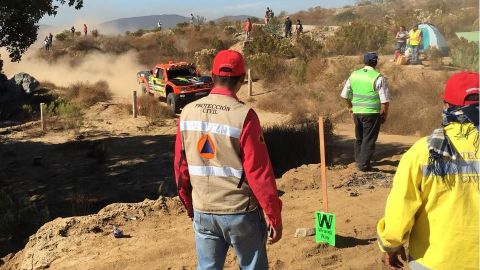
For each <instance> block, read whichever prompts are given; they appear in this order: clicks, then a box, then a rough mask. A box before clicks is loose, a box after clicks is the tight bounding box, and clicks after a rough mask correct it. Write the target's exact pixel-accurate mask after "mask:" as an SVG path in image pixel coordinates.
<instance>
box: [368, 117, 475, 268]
mask: <svg viewBox="0 0 480 270" xmlns="http://www.w3.org/2000/svg"><path fill="white" fill-rule="evenodd" d="M444 130H445V133H446V135H447V136H448V137H449V139H450V141H451V143H452V144H453V148H454V149H455V150H457V152H458V153H459V158H458V159H457V160H447V159H445V160H443V162H440V163H439V164H438V166H440V167H439V168H437V169H435V167H432V165H430V162H429V150H428V141H427V137H425V138H423V139H421V140H419V141H418V142H416V143H415V145H414V146H412V148H410V149H409V150H408V151H407V152H406V153H405V154H404V155H403V157H402V159H401V161H400V164H399V166H398V168H397V172H396V174H395V177H394V179H393V187H392V190H391V192H390V194H389V196H388V199H387V206H386V208H385V217H384V218H382V219H381V220H380V221H379V222H378V225H377V234H378V242H379V245H380V248H381V249H382V250H383V251H385V252H391V251H395V250H397V249H398V248H399V247H400V246H402V245H405V244H406V243H407V242H408V250H409V256H410V258H409V265H410V269H413V270H417V269H421V270H425V269H435V270H443V269H445V270H450V269H478V267H479V264H480V261H479V251H480V250H479V229H478V228H479V208H478V206H479V195H480V191H479V181H480V150H479V148H478V141H477V140H478V130H476V128H475V127H474V126H473V124H463V125H461V124H459V123H451V124H449V125H448V126H446V127H445V128H444Z"/></svg>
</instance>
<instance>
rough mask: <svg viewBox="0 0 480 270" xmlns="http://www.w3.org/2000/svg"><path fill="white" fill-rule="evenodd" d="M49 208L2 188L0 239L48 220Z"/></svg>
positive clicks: (0, 199) (0, 196)
mask: <svg viewBox="0 0 480 270" xmlns="http://www.w3.org/2000/svg"><path fill="white" fill-rule="evenodd" d="M48 216H49V213H48V209H47V208H41V207H39V206H37V205H36V204H35V203H34V202H31V201H30V200H29V199H28V198H26V197H25V196H18V195H14V194H12V192H11V191H7V190H6V189H2V190H0V239H10V238H12V237H14V236H15V235H16V234H19V233H24V232H25V231H30V230H31V229H33V228H38V226H40V225H41V224H43V223H45V222H46V221H47V220H48Z"/></svg>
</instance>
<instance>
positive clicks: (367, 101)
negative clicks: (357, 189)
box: [340, 52, 390, 172]
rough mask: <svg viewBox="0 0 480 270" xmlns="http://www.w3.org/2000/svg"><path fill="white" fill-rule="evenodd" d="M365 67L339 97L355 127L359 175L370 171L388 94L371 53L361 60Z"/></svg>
mask: <svg viewBox="0 0 480 270" xmlns="http://www.w3.org/2000/svg"><path fill="white" fill-rule="evenodd" d="M363 61H364V63H365V67H363V68H361V69H359V70H355V71H354V72H353V73H352V74H351V75H350V77H349V78H348V80H347V82H346V83H345V86H344V87H343V90H342V93H341V94H340V96H341V97H342V98H344V99H345V101H346V104H347V109H348V110H349V111H350V112H351V113H352V114H353V121H354V123H355V145H354V153H355V162H356V163H357V167H358V169H359V170H360V171H363V172H367V171H372V170H373V168H372V165H371V160H372V156H373V153H374V152H375V143H376V141H377V139H378V134H379V133H380V125H381V124H382V123H383V122H385V120H386V119H387V115H388V106H389V103H390V91H389V89H388V86H387V81H386V79H385V77H383V76H382V74H380V72H378V71H377V70H375V67H376V66H377V63H378V55H377V53H375V52H368V53H365V55H364V56H363Z"/></svg>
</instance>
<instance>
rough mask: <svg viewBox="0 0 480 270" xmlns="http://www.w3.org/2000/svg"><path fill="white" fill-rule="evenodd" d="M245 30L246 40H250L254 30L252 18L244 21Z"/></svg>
mask: <svg viewBox="0 0 480 270" xmlns="http://www.w3.org/2000/svg"><path fill="white" fill-rule="evenodd" d="M243 31H244V32H245V41H248V40H249V39H250V36H251V32H252V20H251V19H250V18H247V20H246V21H245V22H244V24H243Z"/></svg>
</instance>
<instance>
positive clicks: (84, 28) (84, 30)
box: [83, 24, 88, 36]
mask: <svg viewBox="0 0 480 270" xmlns="http://www.w3.org/2000/svg"><path fill="white" fill-rule="evenodd" d="M83 33H85V36H87V33H88V28H87V25H86V24H83Z"/></svg>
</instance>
